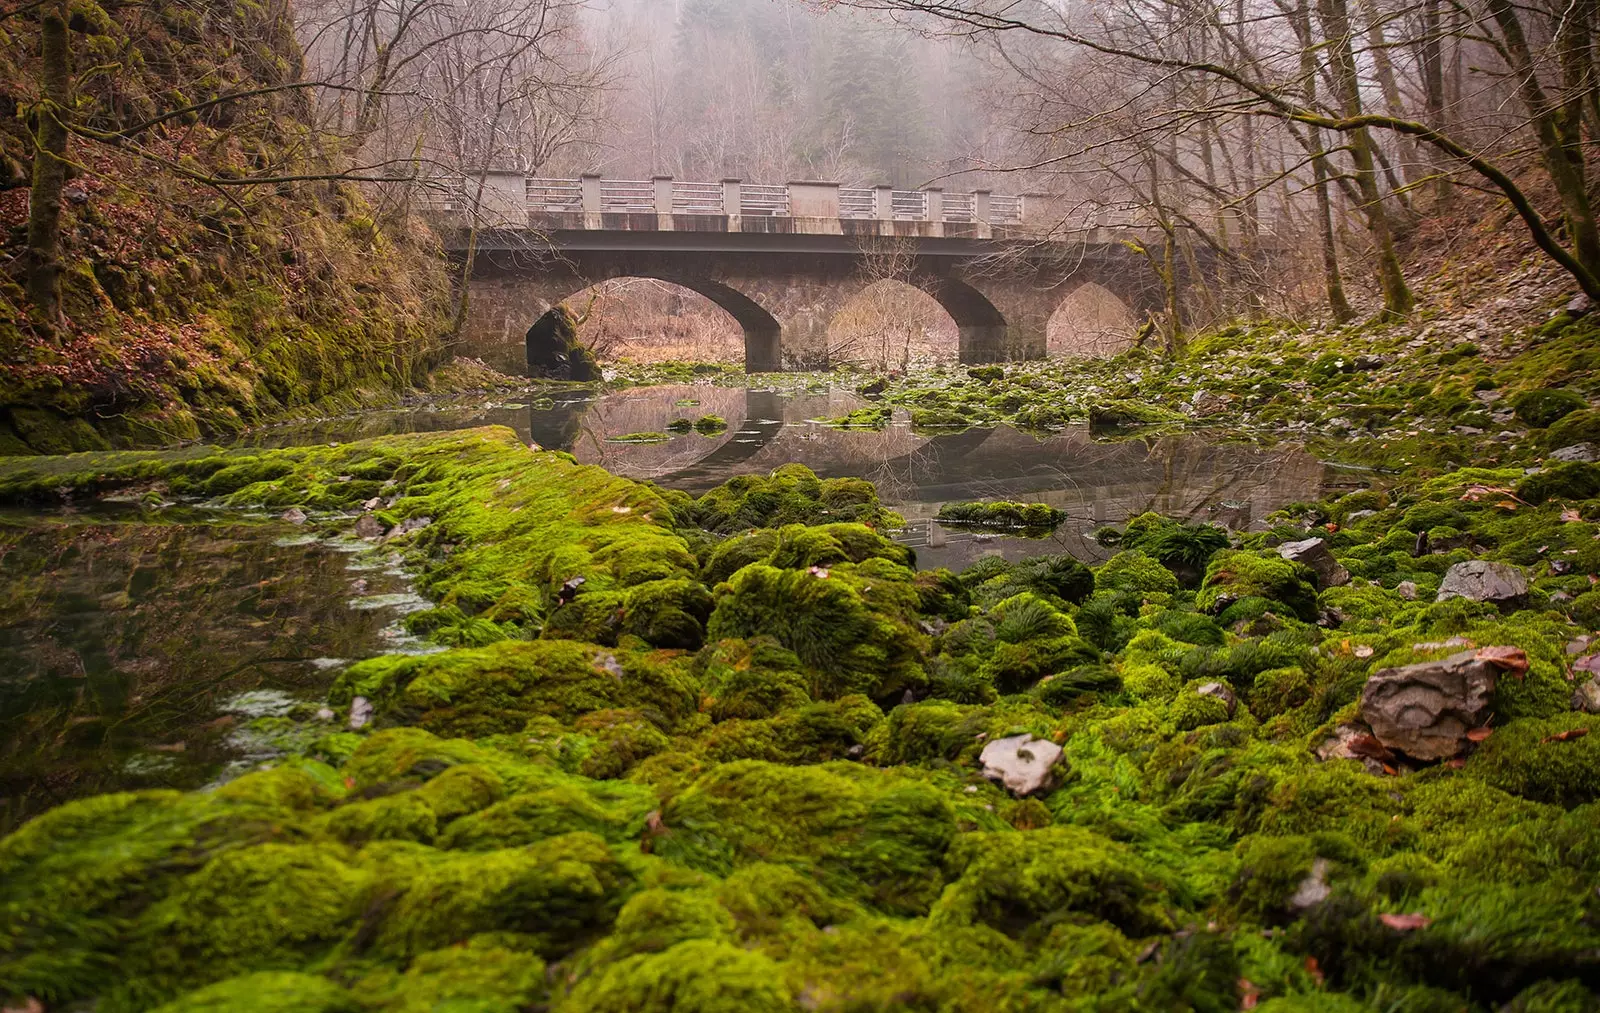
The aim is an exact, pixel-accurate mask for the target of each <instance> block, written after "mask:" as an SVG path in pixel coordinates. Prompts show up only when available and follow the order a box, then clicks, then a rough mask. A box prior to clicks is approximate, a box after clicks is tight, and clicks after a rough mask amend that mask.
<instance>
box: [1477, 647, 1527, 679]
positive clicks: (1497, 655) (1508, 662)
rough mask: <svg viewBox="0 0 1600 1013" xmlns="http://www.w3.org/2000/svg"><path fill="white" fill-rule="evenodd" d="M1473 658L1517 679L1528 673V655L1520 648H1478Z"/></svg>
mask: <svg viewBox="0 0 1600 1013" xmlns="http://www.w3.org/2000/svg"><path fill="white" fill-rule="evenodd" d="M1475 657H1476V660H1478V661H1487V662H1488V663H1489V664H1491V665H1494V666H1496V667H1498V668H1503V669H1505V670H1506V671H1507V672H1510V673H1511V674H1512V675H1514V676H1516V677H1517V678H1518V679H1521V678H1522V677H1523V676H1524V675H1526V674H1527V673H1528V654H1527V652H1526V651H1524V650H1523V649H1522V648H1520V647H1480V648H1478V653H1477V655H1475Z"/></svg>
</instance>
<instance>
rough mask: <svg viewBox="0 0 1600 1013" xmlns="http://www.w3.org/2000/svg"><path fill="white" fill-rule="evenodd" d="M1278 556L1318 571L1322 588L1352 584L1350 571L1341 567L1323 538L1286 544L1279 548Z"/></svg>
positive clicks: (1318, 581)
mask: <svg viewBox="0 0 1600 1013" xmlns="http://www.w3.org/2000/svg"><path fill="white" fill-rule="evenodd" d="M1278 555H1280V556H1282V557H1283V558H1284V559H1287V560H1288V561H1289V562H1291V563H1303V564H1305V565H1306V566H1309V567H1311V569H1312V570H1314V571H1316V574H1317V583H1318V584H1319V585H1321V586H1322V587H1339V586H1340V585H1342V584H1348V583H1350V571H1349V570H1346V569H1345V568H1344V567H1343V566H1340V565H1339V561H1338V560H1337V559H1334V558H1333V553H1332V552H1330V551H1329V550H1328V543H1327V541H1326V540H1324V539H1321V538H1307V539H1305V540H1303V541H1299V542H1285V543H1284V544H1282V545H1280V546H1278Z"/></svg>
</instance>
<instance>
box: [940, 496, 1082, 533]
mask: <svg viewBox="0 0 1600 1013" xmlns="http://www.w3.org/2000/svg"><path fill="white" fill-rule="evenodd" d="M935 519H936V520H938V521H939V522H941V523H943V524H952V525H958V526H963V527H977V528H1009V529H1016V530H1020V531H1022V532H1023V533H1025V534H1031V535H1036V536H1043V535H1046V534H1049V533H1050V532H1052V531H1054V530H1055V529H1056V528H1058V527H1060V526H1061V523H1062V522H1063V521H1065V520H1066V519H1067V515H1066V513H1065V512H1064V511H1061V510H1057V509H1056V508H1055V507H1053V506H1050V505H1049V504H1047V503H1012V502H1008V501H1005V500H998V501H983V500H978V501H974V502H970V503H946V504H944V505H943V506H941V507H940V508H939V513H938V516H937V517H936V518H935Z"/></svg>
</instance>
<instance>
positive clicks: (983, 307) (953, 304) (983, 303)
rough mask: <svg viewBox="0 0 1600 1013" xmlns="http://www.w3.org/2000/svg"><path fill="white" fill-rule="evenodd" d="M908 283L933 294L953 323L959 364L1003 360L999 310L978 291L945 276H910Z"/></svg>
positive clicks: (1004, 332) (1002, 317)
mask: <svg viewBox="0 0 1600 1013" xmlns="http://www.w3.org/2000/svg"><path fill="white" fill-rule="evenodd" d="M911 284H912V285H915V286H916V287H917V288H920V289H922V291H924V292H926V293H928V294H929V295H931V296H933V298H934V300H935V301H936V302H938V304H939V305H940V306H943V307H944V310H945V312H946V313H949V314H950V317H951V319H953V320H954V321H955V322H956V329H957V331H958V332H959V333H960V335H961V337H960V353H959V355H960V360H961V362H962V363H963V364H967V365H976V364H979V363H985V362H1004V361H1005V360H1007V359H1009V358H1011V356H1010V355H1009V354H1008V353H1009V349H1008V348H1007V342H1006V335H1007V331H1008V328H1007V325H1006V318H1005V315H1004V314H1003V313H1001V312H1000V311H999V310H998V309H996V308H995V305H994V303H992V302H990V301H989V298H988V297H987V296H985V295H984V294H983V293H982V292H979V291H978V290H977V289H975V288H973V287H972V286H971V285H969V284H967V283H966V282H964V281H958V280H957V279H955V278H947V277H924V278H913V279H912V280H911Z"/></svg>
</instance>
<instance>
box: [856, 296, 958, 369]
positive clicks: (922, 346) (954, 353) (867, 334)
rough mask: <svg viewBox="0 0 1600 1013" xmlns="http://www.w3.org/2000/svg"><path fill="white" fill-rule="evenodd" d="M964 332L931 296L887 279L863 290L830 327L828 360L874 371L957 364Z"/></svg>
mask: <svg viewBox="0 0 1600 1013" xmlns="http://www.w3.org/2000/svg"><path fill="white" fill-rule="evenodd" d="M960 345H961V339H960V328H959V326H958V325H957V323H956V321H955V319H954V318H953V317H952V316H951V315H950V314H949V313H948V312H947V311H946V310H945V308H944V307H943V306H941V305H940V304H939V301H938V300H937V299H935V298H934V297H933V296H932V295H929V294H928V293H927V292H924V291H922V290H921V289H919V288H915V287H913V286H911V285H908V284H906V283H905V282H901V281H895V280H893V279H890V278H885V279H882V280H879V281H876V282H873V283H872V284H871V285H868V286H867V287H866V288H864V289H862V290H861V292H860V293H858V294H857V295H856V296H855V297H854V298H852V299H851V300H850V301H849V302H847V303H845V305H844V308H843V309H841V310H839V312H838V313H836V314H834V316H833V319H832V320H831V321H830V322H829V324H828V362H830V363H835V364H841V365H844V364H847V365H853V366H859V367H861V368H863V369H874V370H893V369H898V370H906V369H910V368H911V367H912V366H926V365H933V364H936V363H940V362H954V361H956V359H957V358H958V357H959V355H960Z"/></svg>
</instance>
